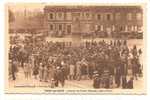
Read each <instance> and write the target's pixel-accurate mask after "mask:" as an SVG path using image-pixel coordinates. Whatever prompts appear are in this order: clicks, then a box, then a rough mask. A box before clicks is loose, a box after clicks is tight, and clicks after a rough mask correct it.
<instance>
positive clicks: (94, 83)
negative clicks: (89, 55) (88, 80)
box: [93, 71, 100, 89]
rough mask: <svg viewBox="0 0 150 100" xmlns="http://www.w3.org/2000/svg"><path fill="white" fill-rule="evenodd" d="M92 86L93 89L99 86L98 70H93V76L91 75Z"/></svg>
mask: <svg viewBox="0 0 150 100" xmlns="http://www.w3.org/2000/svg"><path fill="white" fill-rule="evenodd" d="M93 79H94V80H93V87H94V88H95V89H98V88H100V79H99V74H98V71H94V76H93Z"/></svg>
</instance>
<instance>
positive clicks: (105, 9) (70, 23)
mask: <svg viewBox="0 0 150 100" xmlns="http://www.w3.org/2000/svg"><path fill="white" fill-rule="evenodd" d="M44 16H45V21H44V26H45V29H46V30H47V32H48V35H53V34H58V35H61V34H66V35H70V34H77V33H84V34H92V33H97V34H102V33H105V34H107V35H108V36H112V33H117V34H119V33H133V32H142V28H143V9H142V7H141V6H45V7H44Z"/></svg>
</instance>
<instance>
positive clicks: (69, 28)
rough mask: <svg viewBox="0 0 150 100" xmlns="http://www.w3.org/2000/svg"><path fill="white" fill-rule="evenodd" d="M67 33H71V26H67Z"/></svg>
mask: <svg viewBox="0 0 150 100" xmlns="http://www.w3.org/2000/svg"><path fill="white" fill-rule="evenodd" d="M67 33H69V34H70V33H71V25H67Z"/></svg>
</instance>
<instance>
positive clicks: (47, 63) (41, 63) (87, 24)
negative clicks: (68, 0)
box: [5, 3, 146, 94]
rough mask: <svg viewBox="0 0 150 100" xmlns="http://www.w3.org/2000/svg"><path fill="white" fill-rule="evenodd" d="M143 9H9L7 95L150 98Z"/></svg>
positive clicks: (64, 6) (40, 5)
mask: <svg viewBox="0 0 150 100" xmlns="http://www.w3.org/2000/svg"><path fill="white" fill-rule="evenodd" d="M145 12H146V10H145V5H143V4H141V5H139V4H138V5H137V4H132V5H131V4H130V5H129V4H128V5H127V4H124V5H123V4H120V5H119V4H116V5H115V4H108V5H107V4H105V5H103V4H91V5H90V4H84V3H83V4H56V5H54V4H49V3H35V4H34V3H31V4H30V3H8V4H6V5H5V26H6V27H5V32H6V35H5V51H6V53H5V55H6V56H5V58H6V59H5V93H8V94H9V93H10V94H11V93H17V94H20V93H30V94H38V93H42V94H146V66H145V60H144V59H145V51H146V50H145V48H146V47H145V43H146V42H145V41H146V38H145V37H146V31H145V29H146V17H145Z"/></svg>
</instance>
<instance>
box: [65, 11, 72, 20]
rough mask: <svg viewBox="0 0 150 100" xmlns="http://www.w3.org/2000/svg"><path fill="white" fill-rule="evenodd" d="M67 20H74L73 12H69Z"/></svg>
mask: <svg viewBox="0 0 150 100" xmlns="http://www.w3.org/2000/svg"><path fill="white" fill-rule="evenodd" d="M66 19H67V20H71V19H72V14H71V12H67V13H66Z"/></svg>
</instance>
